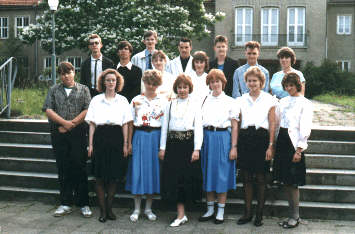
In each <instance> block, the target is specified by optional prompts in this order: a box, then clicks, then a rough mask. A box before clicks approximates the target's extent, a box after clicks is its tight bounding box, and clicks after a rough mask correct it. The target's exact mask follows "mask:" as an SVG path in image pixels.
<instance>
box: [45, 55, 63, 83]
mask: <svg viewBox="0 0 355 234" xmlns="http://www.w3.org/2000/svg"><path fill="white" fill-rule="evenodd" d="M47 59H48V60H49V61H50V65H49V67H47V66H46V62H47ZM55 60H56V66H58V65H59V63H60V57H55ZM48 68H50V69H51V68H52V56H46V57H44V58H43V71H44V70H46V69H48ZM45 79H46V80H52V73H50V74H49V75H48V77H45Z"/></svg>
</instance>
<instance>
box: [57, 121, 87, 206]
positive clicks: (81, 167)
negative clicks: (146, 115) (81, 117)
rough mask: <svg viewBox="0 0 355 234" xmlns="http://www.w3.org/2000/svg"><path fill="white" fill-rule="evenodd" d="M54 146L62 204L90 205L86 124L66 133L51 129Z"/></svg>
mask: <svg viewBox="0 0 355 234" xmlns="http://www.w3.org/2000/svg"><path fill="white" fill-rule="evenodd" d="M51 139H52V146H53V151H54V156H55V158H56V163H57V169H58V180H59V185H60V202H61V205H66V206H71V205H73V203H74V197H75V204H76V205H77V206H79V207H83V206H86V205H89V197H88V192H89V191H88V176H87V172H86V160H87V149H86V147H87V140H86V126H85V125H84V124H81V125H78V126H77V127H75V128H74V129H72V130H71V131H69V132H66V133H59V132H58V131H57V130H53V131H51Z"/></svg>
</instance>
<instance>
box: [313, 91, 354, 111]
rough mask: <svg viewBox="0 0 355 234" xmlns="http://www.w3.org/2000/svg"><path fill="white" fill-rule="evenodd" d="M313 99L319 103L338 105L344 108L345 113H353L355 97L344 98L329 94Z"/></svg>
mask: <svg viewBox="0 0 355 234" xmlns="http://www.w3.org/2000/svg"><path fill="white" fill-rule="evenodd" d="M313 99H314V100H316V101H320V102H325V103H330V104H335V105H340V106H343V107H344V108H345V111H351V112H355V96H344V95H338V94H334V93H329V94H321V95H318V96H315V97H313Z"/></svg>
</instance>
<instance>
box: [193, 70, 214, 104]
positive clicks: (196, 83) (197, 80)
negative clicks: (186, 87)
mask: <svg viewBox="0 0 355 234" xmlns="http://www.w3.org/2000/svg"><path fill="white" fill-rule="evenodd" d="M206 77H207V73H206V72H205V73H203V74H202V75H201V76H198V75H197V74H196V72H193V73H191V81H192V84H193V92H192V93H191V96H192V97H194V98H196V99H198V100H201V101H203V99H204V98H205V97H206V96H207V95H208V94H209V93H210V91H211V90H210V88H209V87H208V85H206Z"/></svg>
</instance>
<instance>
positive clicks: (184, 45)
mask: <svg viewBox="0 0 355 234" xmlns="http://www.w3.org/2000/svg"><path fill="white" fill-rule="evenodd" d="M178 49H179V53H180V55H179V56H178V57H176V58H174V59H173V60H171V61H170V62H169V63H168V65H167V68H166V71H167V72H170V73H171V74H172V75H173V76H174V77H177V76H178V75H179V74H181V73H185V74H187V75H190V74H191V73H193V72H194V70H193V69H192V59H193V58H192V56H191V50H192V41H191V40H190V39H188V38H186V37H183V38H181V39H180V41H179V45H178Z"/></svg>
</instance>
